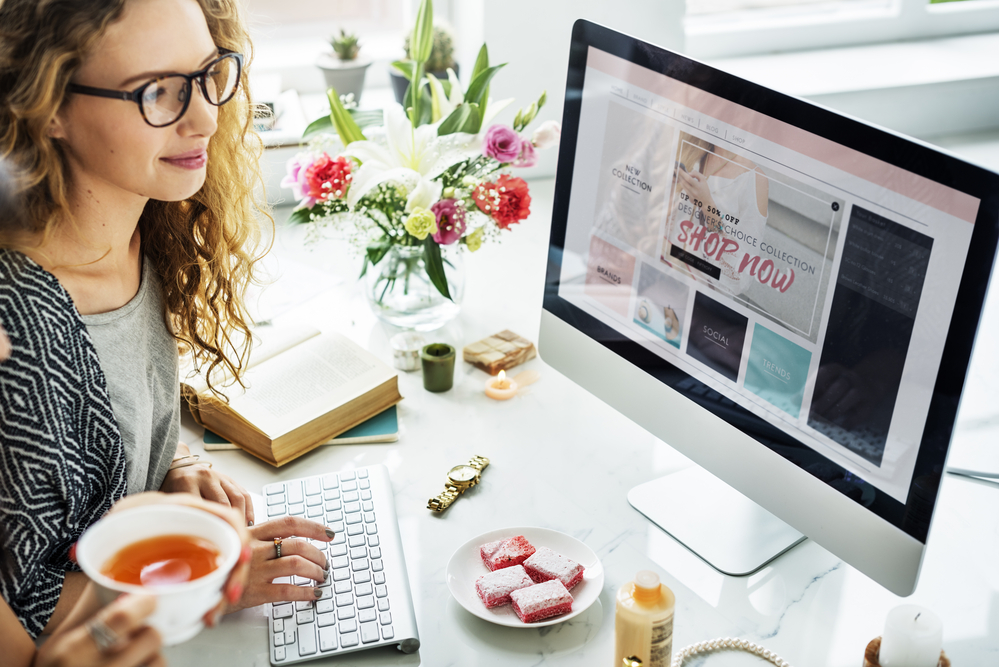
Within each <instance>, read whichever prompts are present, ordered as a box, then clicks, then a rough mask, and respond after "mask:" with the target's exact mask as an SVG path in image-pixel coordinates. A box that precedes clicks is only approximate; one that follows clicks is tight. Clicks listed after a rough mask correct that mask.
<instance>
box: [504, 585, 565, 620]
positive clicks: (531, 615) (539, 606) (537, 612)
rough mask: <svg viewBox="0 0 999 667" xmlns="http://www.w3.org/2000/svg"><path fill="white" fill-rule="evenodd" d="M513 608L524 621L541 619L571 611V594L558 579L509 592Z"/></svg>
mask: <svg viewBox="0 0 999 667" xmlns="http://www.w3.org/2000/svg"><path fill="white" fill-rule="evenodd" d="M510 600H511V602H512V603H513V610H514V611H515V612H517V616H519V617H520V620H522V621H523V622H524V623H534V622H535V621H543V620H544V619H546V618H551V617H552V616H558V615H559V614H565V613H568V612H570V611H572V595H570V594H569V591H567V590H566V588H565V586H563V585H562V582H561V581H559V580H558V579H552V580H551V581H546V582H545V583H543V584H534V585H533V586H528V587H527V588H521V589H518V590H515V591H513V592H512V593H510Z"/></svg>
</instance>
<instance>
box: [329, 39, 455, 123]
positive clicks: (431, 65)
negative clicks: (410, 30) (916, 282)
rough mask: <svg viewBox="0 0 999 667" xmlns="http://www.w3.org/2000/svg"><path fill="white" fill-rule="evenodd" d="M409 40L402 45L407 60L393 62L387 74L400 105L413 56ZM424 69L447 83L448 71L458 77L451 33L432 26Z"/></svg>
mask: <svg viewBox="0 0 999 667" xmlns="http://www.w3.org/2000/svg"><path fill="white" fill-rule="evenodd" d="M409 38H410V35H408V34H407V35H406V41H405V42H404V43H403V49H405V51H406V58H407V60H403V61H397V62H394V63H392V67H391V68H389V74H391V75H392V90H393V91H394V92H395V100H396V102H398V103H399V104H402V101H403V98H404V97H405V96H406V88H407V87H408V86H409V69H408V67H407V63H409V62H411V61H412V59H413V54H412V52H411V51H410V48H409ZM424 67H425V68H426V69H425V70H424V71H425V72H426V73H427V74H433V75H434V76H435V77H437V78H438V79H439V80H442V81H447V71H448V69H453V70H454V75H455V76H458V63H457V62H456V61H455V59H454V39H453V38H452V37H451V32H450V31H449V30H448V29H447V28H445V27H443V26H441V25H435V26H434V41H433V47H432V49H431V51H430V57H429V58H428V59H427V62H426V64H425V65H424ZM338 90H339V89H338Z"/></svg>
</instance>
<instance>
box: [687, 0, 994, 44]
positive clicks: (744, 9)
mask: <svg viewBox="0 0 999 667" xmlns="http://www.w3.org/2000/svg"><path fill="white" fill-rule="evenodd" d="M685 27H686V51H687V52H688V53H690V54H691V55H693V56H694V57H698V58H723V57H729V56H736V55H748V54H759V53H770V52H776V51H793V50H800V49H814V48H823V47H833V46H847V45H853V44H865V43H874V42H886V41H896V40H902V39H919V38H930V37H943V36H947V35H957V34H963V33H980V32H989V31H994V30H999V0H951V1H947V0H687V18H686V21H685Z"/></svg>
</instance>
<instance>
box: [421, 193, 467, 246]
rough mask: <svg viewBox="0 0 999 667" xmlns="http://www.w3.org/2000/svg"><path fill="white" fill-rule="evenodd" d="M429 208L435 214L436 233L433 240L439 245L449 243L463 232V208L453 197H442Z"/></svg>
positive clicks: (458, 237)
mask: <svg viewBox="0 0 999 667" xmlns="http://www.w3.org/2000/svg"><path fill="white" fill-rule="evenodd" d="M430 210H431V211H432V212H433V214H434V215H435V216H437V233H435V234H434V235H433V237H434V241H437V243H438V244H440V245H451V244H452V243H454V242H455V241H457V240H458V239H460V238H461V235H462V234H464V233H465V209H464V208H462V207H461V206H459V205H458V202H457V201H455V200H454V199H442V200H440V201H439V202H437V203H436V204H434V205H433V206H431V207H430Z"/></svg>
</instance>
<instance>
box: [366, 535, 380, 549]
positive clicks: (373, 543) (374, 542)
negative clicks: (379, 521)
mask: <svg viewBox="0 0 999 667" xmlns="http://www.w3.org/2000/svg"><path fill="white" fill-rule="evenodd" d="M380 542H381V541H380V540H379V539H378V536H377V535H368V546H369V547H377V546H378V545H379V543H380Z"/></svg>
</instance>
